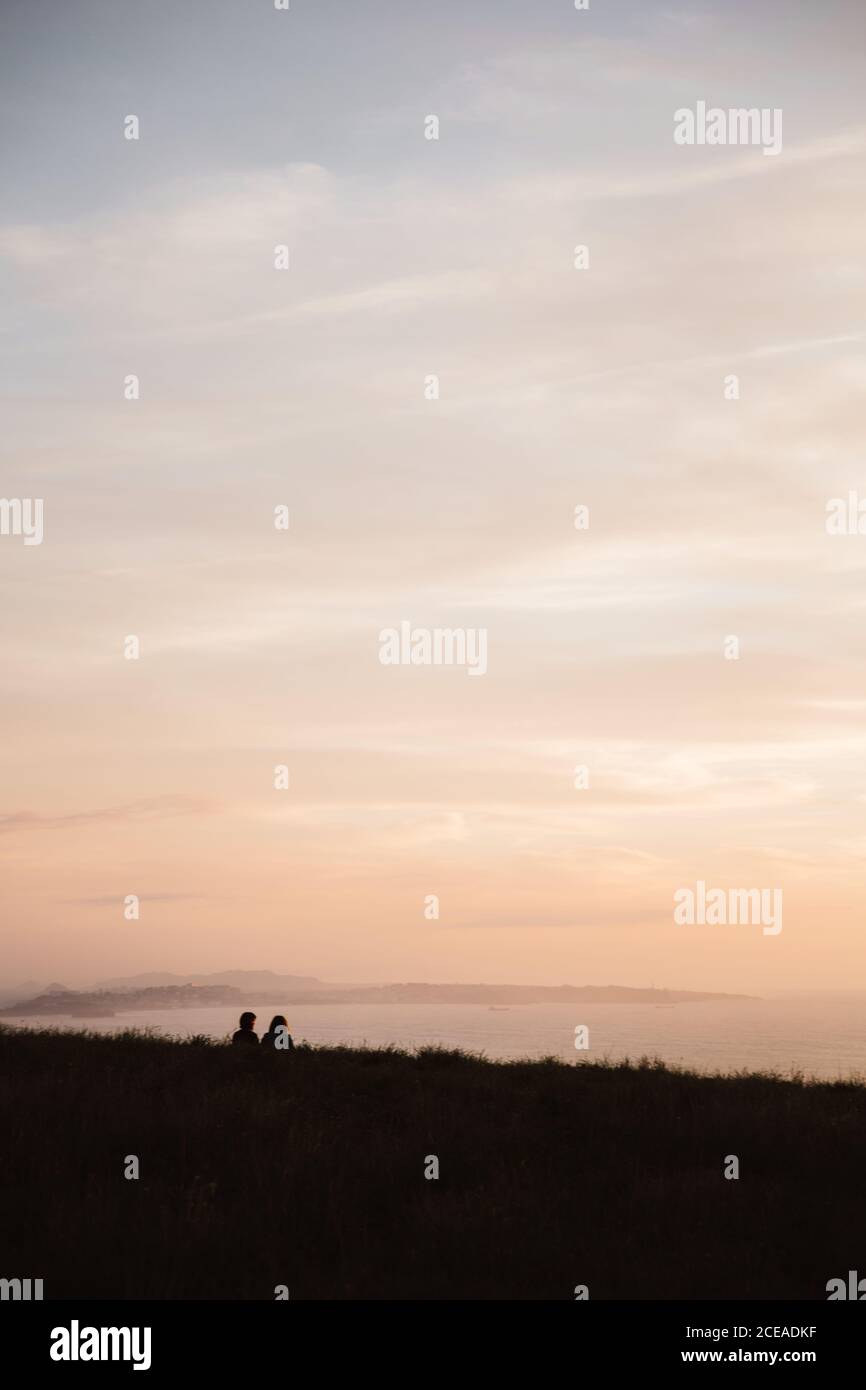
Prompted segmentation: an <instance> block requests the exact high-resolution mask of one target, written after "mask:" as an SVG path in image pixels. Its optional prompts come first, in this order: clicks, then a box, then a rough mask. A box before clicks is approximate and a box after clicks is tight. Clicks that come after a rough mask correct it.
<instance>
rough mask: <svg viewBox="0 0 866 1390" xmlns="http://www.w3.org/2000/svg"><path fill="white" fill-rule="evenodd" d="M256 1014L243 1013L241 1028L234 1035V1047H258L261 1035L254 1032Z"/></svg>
mask: <svg viewBox="0 0 866 1390" xmlns="http://www.w3.org/2000/svg"><path fill="white" fill-rule="evenodd" d="M255 1022H256V1016H255V1014H252V1013H249V1012H247V1013H244V1014H241V1017H240V1025H241V1026H240V1028H239V1029H238V1031H237V1032H236V1033H235V1034H233V1036H232V1046H233V1047H258V1045H259V1035H258V1033H256V1032H254V1028H255Z"/></svg>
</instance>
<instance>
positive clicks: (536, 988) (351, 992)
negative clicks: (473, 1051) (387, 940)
mask: <svg viewBox="0 0 866 1390" xmlns="http://www.w3.org/2000/svg"><path fill="white" fill-rule="evenodd" d="M225 973H226V974H227V975H228V974H230V972H225ZM244 973H245V972H242V971H239V972H237V978H242V977H243V975H244ZM250 973H251V974H253V973H254V974H255V976H256V979H255V985H254V987H246V988H243V987H241V985H240V984H231V983H228V982H220V983H204V982H199V981H200V980H201V977H199V981H197V980H195V979H193V980H187V981H184V982H183V983H178V984H175V983H161V984H145V985H140V986H137V985H135V984H134V983H133V982H132V981H130V983H129V984H122V983H121V982H111V983H112V987H107V986H105V987H99V988H95V989H89V990H70V989H66V988H64V987H62V986H52V987H49V988H48V989H46V990H44V991H42V992H39V993H37V994H34V995H31V996H30V997H29V998H24V999H15V1000H12V1001H11V1002H7V1003H6V1006H5V1007H4V1008H0V1017H4V1018H13V1017H26V1016H28V1015H42V1016H45V1015H52V1014H56V1015H58V1016H60V1017H74V1018H97V1017H98V1018H110V1017H113V1016H114V1015H115V1014H117V1013H127V1012H133V1011H138V1010H142V1009H154V1010H157V1009H190V1008H193V1009H194V1008H214V1007H221V1006H225V1007H237V1008H238V1009H239V1010H240V1009H243V1008H244V1007H246V1006H251V1007H254V1008H255V1007H261V1006H263V1005H269V1004H274V1005H278V1004H282V1005H285V1006H287V1007H290V1006H292V1005H297V1004H412V1003H415V1004H486V1005H488V1006H489V1007H491V1008H496V1007H498V1008H503V1007H509V1006H511V1005H519V1004H571V1003H574V1004H657V1005H673V1004H697V1003H712V1002H713V1001H714V1000H726V1001H730V1000H736V999H750V998H754V996H751V995H746V994H720V993H709V992H706V991H699V990H675V989H655V988H649V989H640V988H633V987H630V986H627V985H490V984H425V983H420V982H411V981H410V982H407V983H401V984H381V985H339V984H328V983H327V982H326V981H323V980H315V979H312V978H310V977H303V976H284V977H281V976H278V975H273V976H269V972H250ZM145 978H147V977H145ZM244 984H246V982H245V981H244ZM250 984H251V985H252V984H253V982H252V981H251V982H250ZM6 998H7V1000H8V993H7V995H6Z"/></svg>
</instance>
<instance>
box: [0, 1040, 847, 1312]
mask: <svg viewBox="0 0 866 1390" xmlns="http://www.w3.org/2000/svg"><path fill="white" fill-rule="evenodd" d="M0 1077H2V1080H0V1097H2V1117H3V1131H4V1138H3V1141H2V1150H3V1173H2V1195H0V1233H2V1234H0V1245H2V1265H3V1269H2V1270H0V1273H2V1274H3V1275H4V1276H6V1277H9V1276H12V1275H17V1276H25V1275H26V1276H29V1277H34V1278H37V1277H38V1278H43V1279H44V1280H45V1296H46V1298H73V1297H86V1298H160V1299H161V1298H169V1299H183V1298H227V1299H228V1298H245V1299H272V1298H273V1296H274V1287H275V1285H277V1284H286V1285H288V1287H289V1290H290V1294H291V1297H292V1298H293V1299H305V1298H320V1299H332V1298H336V1299H345V1298H351V1299H378V1298H411V1299H426V1298H459V1299H473V1298H487V1299H491V1298H518V1299H542V1298H545V1299H571V1298H573V1290H574V1286H575V1285H576V1284H587V1285H588V1286H589V1291H590V1297H591V1298H593V1299H602V1298H639V1299H652V1298H661V1299H668V1298H690V1299H705V1298H750V1299H771V1298H802V1299H825V1298H826V1296H827V1295H826V1289H825V1285H826V1283H827V1280H828V1279H830V1278H833V1277H836V1276H841V1277H846V1274H847V1271H848V1269H850V1268H859V1269H860V1270H861V1272H862V1273H866V1197H864V1177H866V1087H864V1086H863V1085H861V1084H858V1083H857V1082H853V1081H852V1082H836V1083H831V1084H827V1083H809V1082H804V1081H803V1080H802V1078H797V1077H794V1078H791V1079H782V1078H779V1077H773V1076H768V1075H747V1074H741V1075H735V1076H728V1077H721V1076H720V1077H700V1076H696V1075H693V1074H690V1073H686V1072H678V1071H673V1070H670V1069H668V1068H665V1067H663V1066H662V1065H661V1064H658V1063H648V1062H641V1063H639V1064H637V1065H629V1064H620V1063H616V1064H607V1065H605V1064H586V1063H581V1064H578V1065H566V1064H563V1063H561V1062H559V1061H557V1060H553V1059H551V1060H545V1061H540V1062H517V1063H492V1062H487V1061H484V1060H482V1059H481V1058H478V1057H472V1056H469V1055H467V1054H465V1053H460V1052H452V1051H444V1050H438V1049H433V1048H423V1049H421V1050H420V1051H419V1052H418V1053H417V1054H414V1055H413V1054H407V1053H405V1052H400V1051H397V1050H395V1049H388V1048H383V1049H376V1050H361V1049H357V1050H353V1049H349V1048H315V1049H313V1048H305V1047H301V1048H298V1049H296V1051H295V1052H293V1053H282V1054H280V1053H267V1052H266V1051H265V1050H264V1049H261V1050H256V1051H252V1050H250V1053H249V1054H247V1052H246V1050H245V1049H239V1048H231V1047H227V1046H221V1045H219V1044H214V1043H211V1042H209V1041H208V1040H207V1039H203V1038H199V1039H191V1040H188V1041H172V1040H165V1039H159V1038H155V1037H148V1036H144V1035H141V1034H122V1035H120V1036H114V1037H110V1038H109V1037H105V1036H99V1035H92V1034H90V1035H89V1034H81V1033H77V1034H72V1033H66V1032H56V1031H48V1032H44V1031H33V1030H21V1031H18V1030H10V1029H6V1028H3V1029H0ZM128 1154H136V1155H138V1157H139V1159H140V1163H141V1177H140V1179H139V1180H138V1181H127V1180H126V1179H125V1178H124V1177H123V1167H124V1159H125V1157H126V1155H128ZM428 1154H436V1155H438V1157H439V1161H440V1165H441V1169H440V1171H441V1177H440V1179H439V1181H438V1182H437V1181H427V1180H425V1178H424V1175H423V1174H424V1159H425V1156H426V1155H428ZM727 1154H737V1155H738V1156H739V1158H740V1163H741V1177H740V1180H739V1181H726V1180H725V1179H724V1177H723V1166H724V1159H725V1156H726V1155H727Z"/></svg>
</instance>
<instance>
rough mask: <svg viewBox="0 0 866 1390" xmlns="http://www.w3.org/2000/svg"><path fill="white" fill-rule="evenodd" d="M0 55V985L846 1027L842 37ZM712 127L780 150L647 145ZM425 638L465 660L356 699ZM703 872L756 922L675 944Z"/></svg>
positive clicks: (386, 18)
mask: <svg viewBox="0 0 866 1390" xmlns="http://www.w3.org/2000/svg"><path fill="white" fill-rule="evenodd" d="M0 53H2V58H0V68H2V72H0V76H2V79H3V80H2V98H0V106H2V112H0V114H2V129H3V136H2V161H0V190H2V215H0V283H2V292H3V301H4V305H5V313H4V316H3V328H4V331H3V334H2V337H0V352H2V395H3V413H4V421H5V428H4V430H3V433H2V438H0V450H2V466H0V496H3V497H5V498H24V497H41V498H43V499H44V518H45V519H44V530H45V534H44V541H43V543H42V544H41V545H39V546H24V545H23V543H22V539H21V538H20V537H16V536H12V535H7V536H0V583H2V592H3V603H2V608H0V643H2V658H3V659H2V665H0V705H2V711H0V712H2V730H3V736H2V742H0V856H2V858H0V914H2V970H0V975H2V979H3V981H7V980H8V981H13V982H14V981H16V980H19V979H23V978H25V977H32V978H35V979H37V980H43V981H44V980H49V979H59V980H63V981H65V982H66V983H68V984H73V985H74V984H76V983H85V982H89V981H92V980H94V979H98V978H100V977H104V976H112V975H118V974H121V973H123V974H131V973H134V972H137V971H144V970H156V969H165V970H175V971H179V972H181V973H183V972H186V971H190V972H191V971H194V970H197V971H206V970H221V969H226V968H229V967H236V968H271V969H274V970H280V971H290V972H295V973H303V974H316V975H320V976H323V977H325V978H329V979H334V980H347V981H349V980H351V981H361V980H410V979H411V980H435V981H472V980H485V981H493V982H496V981H509V982H530V983H546V984H557V983H563V982H568V983H573V984H582V983H587V984H605V983H608V982H615V983H620V984H628V985H648V984H651V983H655V984H656V985H669V986H676V987H680V988H692V989H710V990H712V989H719V990H735V991H742V992H746V993H767V994H769V993H772V992H773V991H775V990H784V989H806V988H812V987H814V988H821V989H837V988H838V989H854V988H858V987H862V986H863V985H864V978H866V937H864V932H866V873H864V859H866V636H864V634H866V535H863V536H858V535H851V536H833V535H828V534H827V532H826V529H825V515H826V504H827V502H828V500H829V499H832V498H834V497H840V496H846V495H847V493H848V492H849V490H859V491H860V493H861V494H862V495H863V496H864V498H866V435H864V415H866V412H864V393H866V315H864V288H866V258H864V247H866V216H864V213H866V119H864V113H863V103H862V93H863V90H864V88H866V8H864V6H863V4H862V3H861V0H850V3H849V2H848V0H822V3H821V4H814V3H811V0H776V2H774V0H724V3H723V0H708V2H707V3H692V0H687V3H685V4H682V5H680V4H678V3H677V0H671V3H670V4H665V3H658V4H656V3H652V4H650V3H644V2H643V0H642V2H641V3H615V0H591V8H590V9H589V11H586V12H578V11H576V10H575V9H574V7H573V4H571V3H570V0H556V2H555V3H554V0H539V3H537V4H532V5H528V4H526V3H517V0H505V2H503V0H495V3H494V0H473V3H472V4H466V3H463V2H462V0H448V2H447V3H443V4H437V5H423V4H412V3H407V2H406V0H401V2H400V3H398V0H367V3H364V4H350V3H348V2H347V0H343V3H335V0H291V9H290V10H289V11H288V12H287V13H286V12H278V11H275V10H274V9H273V6H272V4H271V3H270V0H257V3H252V2H251V0H191V2H190V0H186V3H184V4H182V5H180V4H177V3H174V0H172V3H169V0H159V2H158V3H150V4H146V5H143V4H140V3H132V0H111V2H110V3H109V0H103V2H102V3H87V2H86V0H85V2H84V3H74V4H69V5H59V4H47V3H33V0H28V3H24V0H6V3H5V4H4V6H3V9H2V18H0ZM699 100H704V101H706V102H707V103H708V104H709V105H714V106H719V107H723V108H726V107H734V106H746V107H752V106H754V107H759V108H763V107H769V108H780V109H781V110H782V111H783V117H784V127H783V130H784V140H783V148H782V151H781V153H780V154H779V155H778V156H776V157H766V156H765V155H764V154H763V153H762V150H761V149H760V148H756V147H730V146H727V147H712V148H711V147H702V148H699V147H683V146H678V145H676V144H675V143H674V140H673V135H672V132H673V126H674V112H675V110H677V109H678V108H682V107H692V106H694V105H695V103H696V102H697V101H699ZM130 113H134V114H136V115H137V116H138V118H139V121H140V139H139V140H137V141H132V140H127V139H125V138H124V120H125V118H126V117H127V115H129V114H130ZM430 114H435V115H437V116H438V118H439V122H440V134H439V139H438V140H428V139H426V138H425V134H424V128H425V119H426V117H428V116H429V115H430ZM278 244H286V245H288V247H289V250H290V269H289V270H288V271H278V270H276V269H275V268H274V247H275V245H278ZM577 244H585V245H587V246H588V247H589V253H590V264H589V268H588V269H586V270H576V269H575V268H574V248H575V246H576V245H577ZM129 374H135V375H137V376H138V377H139V379H140V383H141V388H140V389H141V398H140V399H139V400H137V401H134V400H133V401H130V400H126V399H124V379H125V377H127V376H128V375H129ZM431 374H436V375H437V376H438V377H439V381H440V398H439V399H438V400H428V399H425V393H424V383H425V378H426V377H428V376H429V375H431ZM730 374H736V375H737V376H738V377H739V384H740V398H739V400H728V399H725V394H724V383H725V378H726V377H727V376H728V375H730ZM279 504H285V505H287V506H288V507H289V510H290V516H291V521H290V527H289V530H288V531H287V532H282V531H277V530H276V529H275V527H274V522H273V516H274V508H275V507H276V506H278V505H279ZM579 504H583V505H586V506H587V507H588V508H589V512H590V527H589V529H588V530H587V531H576V530H575V528H574V523H573V514H574V508H575V506H577V505H579ZM402 620H409V621H411V622H412V623H413V625H418V626H428V627H435V626H444V627H469V628H486V629H487V632H488V647H489V650H488V670H487V673H486V674H485V675H484V676H483V677H479V678H471V677H469V676H468V674H467V672H466V670H465V669H458V668H453V667H451V668H448V667H440V668H433V667H408V668H405V667H386V666H383V665H381V664H380V662H379V659H378V653H379V632H380V630H381V629H382V628H385V627H392V626H398V625H399V624H400V622H401V621H402ZM130 634H135V635H137V636H138V637H139V639H140V642H141V657H140V659H139V660H138V661H128V660H125V659H124V651H123V646H124V639H125V637H126V636H128V635H130ZM732 634H733V635H736V636H738V638H739V641H740V658H739V660H733V661H731V660H726V659H725V656H724V650H723V648H724V642H725V638H726V637H727V636H729V635H732ZM276 764H286V765H287V766H288V768H289V772H290V786H289V789H288V790H287V791H277V790H275V789H274V786H273V781H274V767H275V765H276ZM578 764H585V765H586V766H587V767H588V769H589V777H590V785H589V787H588V789H586V790H576V789H575V787H574V768H575V766H576V765H578ZM698 879H702V880H705V881H706V882H707V883H708V884H709V885H711V886H714V887H722V888H729V887H739V888H752V887H755V888H762V887H764V888H775V887H779V888H781V889H783V892H784V929H783V930H782V932H781V933H780V934H779V935H777V936H772V937H771V936H764V935H763V934H762V932H761V929H760V927H759V926H753V925H739V926H729V927H713V926H694V927H683V926H676V925H674V922H673V894H674V892H675V891H676V890H677V889H678V888H680V887H682V886H689V885H694V884H695V882H696V881H697V880H698ZM128 894H137V895H139V896H140V899H141V916H140V919H139V920H138V921H127V920H125V919H124V913H123V901H124V898H125V897H126V895H128ZM430 894H436V895H438V896H439V899H440V917H439V920H438V921H429V920H426V919H425V916H424V899H425V897H426V896H427V895H430Z"/></svg>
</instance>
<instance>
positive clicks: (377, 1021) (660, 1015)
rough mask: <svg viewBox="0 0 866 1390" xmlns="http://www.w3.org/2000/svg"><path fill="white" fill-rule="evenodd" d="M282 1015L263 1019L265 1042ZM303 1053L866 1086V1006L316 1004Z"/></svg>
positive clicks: (216, 1020) (178, 1025) (128, 1020)
mask: <svg viewBox="0 0 866 1390" xmlns="http://www.w3.org/2000/svg"><path fill="white" fill-rule="evenodd" d="M277 1011H278V1010H277V1009H276V1008H275V1007H273V1006H264V1005H263V1006H262V1007H261V1008H260V1009H259V1010H258V1015H259V1019H258V1024H257V1028H258V1031H259V1033H261V1032H263V1031H264V1029H265V1028H266V1027H267V1023H268V1021H269V1019H270V1017H271V1015H272V1013H275V1012H277ZM282 1012H284V1013H285V1014H286V1016H287V1017H288V1020H289V1028H290V1031H291V1033H292V1035H293V1036H294V1038H295V1041H296V1042H299V1041H303V1040H306V1041H307V1042H310V1043H353V1044H367V1045H368V1046H371V1047H375V1046H380V1045H381V1044H383V1043H397V1044H400V1045H402V1046H405V1047H409V1048H411V1047H418V1046H423V1045H425V1044H428V1043H439V1044H441V1045H443V1046H445V1047H462V1048H466V1049H468V1050H469V1051H472V1052H481V1053H484V1054H485V1055H486V1056H487V1057H491V1058H514V1057H543V1056H551V1055H553V1056H557V1057H562V1058H563V1059H566V1060H568V1061H575V1060H577V1061H584V1060H587V1061H592V1060H593V1059H597V1058H600V1057H610V1058H614V1059H617V1058H622V1057H631V1058H632V1059H636V1058H638V1057H642V1056H650V1057H658V1058H661V1059H662V1060H663V1061H665V1062H669V1063H678V1064H680V1065H682V1066H687V1067H692V1068H695V1069H697V1070H700V1071H735V1070H739V1069H741V1068H747V1069H748V1070H750V1071H761V1070H775V1071H780V1072H783V1073H789V1072H790V1071H791V1070H792V1069H798V1070H801V1071H803V1072H805V1073H807V1074H808V1075H813V1076H819V1077H827V1078H835V1077H839V1076H843V1077H844V1076H850V1075H852V1074H860V1075H861V1076H862V1077H863V1078H864V1079H866V998H863V999H859V1000H858V999H844V1000H843V999H833V1000H832V1001H828V1000H818V999H804V1000H790V999H786V1000H764V999H761V1000H743V1001H739V1002H721V1003H708V1004H676V1005H673V1006H667V1005H656V1004H619V1005H615V1004H587V1005H580V1006H575V1005H572V1004H544V1005H542V1004H520V1005H513V1006H512V1007H510V1008H508V1009H502V1010H500V1009H490V1008H488V1007H487V1006H486V1005H477V1004H384V1005H383V1004H308V1005H305V1006H295V1007H291V1008H285V1009H283V1010H282ZM4 1021H5V1022H8V1023H12V1022H18V1021H20V1022H21V1023H22V1024H27V1025H29V1026H30V1027H61V1028H78V1029H82V1028H86V1029H91V1030H94V1031H99V1032H115V1031H117V1030H119V1029H125V1028H151V1029H154V1030H156V1031H158V1032H160V1033H167V1034H175V1035H188V1034H191V1033H205V1034H207V1035H209V1036H210V1037H213V1038H224V1037H226V1036H227V1035H228V1034H230V1033H231V1032H232V1031H233V1030H234V1029H235V1028H236V1027H237V1011H236V1010H234V1009H224V1008H219V1009H189V1010H181V1009H170V1010H169V1009H167V1010H162V1011H158V1010H153V1011H151V1010H148V1011H141V1012H132V1013H124V1014H117V1015H116V1016H115V1017H114V1018H94V1019H71V1018H56V1017H51V1018H49V1017H30V1018H21V1019H20V1020H14V1019H6V1020H4ZM578 1024H585V1025H586V1026H587V1027H588V1028H589V1042H590V1049H589V1051H588V1052H576V1051H575V1048H574V1030H575V1027H576V1026H577V1025H578Z"/></svg>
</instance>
